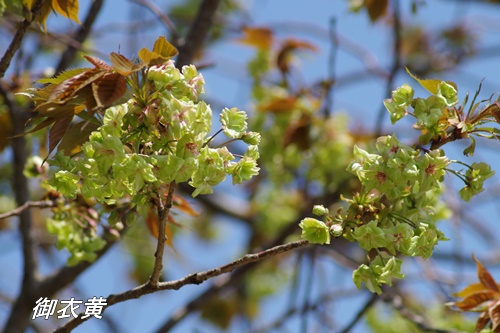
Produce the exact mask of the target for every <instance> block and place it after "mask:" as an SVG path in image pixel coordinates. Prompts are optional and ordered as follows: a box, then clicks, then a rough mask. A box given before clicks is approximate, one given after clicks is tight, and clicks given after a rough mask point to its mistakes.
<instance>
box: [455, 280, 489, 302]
mask: <svg viewBox="0 0 500 333" xmlns="http://www.w3.org/2000/svg"><path fill="white" fill-rule="evenodd" d="M484 290H488V288H486V287H485V286H483V284H482V283H473V284H469V285H468V286H467V287H465V288H464V289H462V290H461V291H459V292H458V293H455V294H453V296H455V297H462V298H465V297H467V296H470V295H472V294H475V293H477V292H479V291H484Z"/></svg>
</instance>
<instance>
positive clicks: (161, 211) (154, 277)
mask: <svg viewBox="0 0 500 333" xmlns="http://www.w3.org/2000/svg"><path fill="white" fill-rule="evenodd" d="M176 187H177V184H176V183H175V182H171V183H170V184H169V186H168V194H167V198H166V199H165V204H163V196H164V195H163V193H159V194H158V203H159V205H158V220H159V223H160V226H159V228H158V229H159V230H158V242H157V244H156V252H155V263H154V267H153V272H152V273H151V277H150V278H149V282H148V283H149V284H150V285H151V286H153V287H156V286H157V285H158V281H159V280H160V275H161V271H162V269H163V250H164V249H165V242H166V241H167V236H166V234H165V231H166V229H167V221H168V214H170V208H172V203H173V201H174V191H175V188H176Z"/></svg>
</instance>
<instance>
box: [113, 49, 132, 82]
mask: <svg viewBox="0 0 500 333" xmlns="http://www.w3.org/2000/svg"><path fill="white" fill-rule="evenodd" d="M109 59H110V60H111V64H112V65H113V69H114V70H115V71H116V72H117V73H119V74H120V75H123V76H128V75H130V74H131V73H132V72H133V71H134V64H133V63H132V61H130V60H129V59H127V58H126V57H125V56H123V55H121V54H119V53H115V52H111V54H110V56H109Z"/></svg>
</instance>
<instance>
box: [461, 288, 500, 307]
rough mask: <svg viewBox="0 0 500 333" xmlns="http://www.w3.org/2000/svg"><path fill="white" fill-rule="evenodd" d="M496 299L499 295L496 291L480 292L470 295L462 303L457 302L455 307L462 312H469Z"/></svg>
mask: <svg viewBox="0 0 500 333" xmlns="http://www.w3.org/2000/svg"><path fill="white" fill-rule="evenodd" d="M495 297H498V293H497V292H496V291H493V290H484V291H479V292H477V293H474V294H472V295H470V296H469V297H466V298H465V299H463V300H461V301H460V302H456V303H455V306H456V307H458V308H459V309H460V310H462V311H467V310H471V309H474V308H475V307H477V306H479V305H481V304H483V303H484V302H486V301H489V300H492V299H494V298H495Z"/></svg>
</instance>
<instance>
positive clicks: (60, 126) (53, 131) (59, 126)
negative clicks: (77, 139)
mask: <svg viewBox="0 0 500 333" xmlns="http://www.w3.org/2000/svg"><path fill="white" fill-rule="evenodd" d="M71 120H73V113H71V114H68V115H67V116H65V117H61V118H57V120H56V121H55V123H54V125H52V127H51V128H50V131H49V155H50V153H51V152H52V151H53V150H54V149H55V148H56V146H57V145H58V144H59V142H61V140H62V138H63V136H64V134H66V131H67V130H68V128H69V125H70V124H71Z"/></svg>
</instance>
